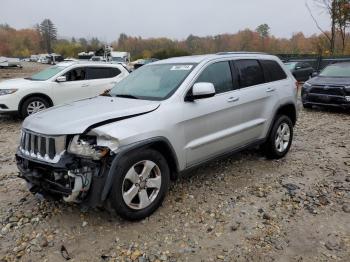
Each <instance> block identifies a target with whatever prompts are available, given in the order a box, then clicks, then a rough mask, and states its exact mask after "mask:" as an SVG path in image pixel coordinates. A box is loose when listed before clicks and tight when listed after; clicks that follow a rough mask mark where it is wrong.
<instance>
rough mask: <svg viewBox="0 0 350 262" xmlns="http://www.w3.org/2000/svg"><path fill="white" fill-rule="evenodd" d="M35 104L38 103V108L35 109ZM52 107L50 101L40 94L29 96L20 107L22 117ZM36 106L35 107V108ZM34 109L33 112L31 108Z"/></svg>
mask: <svg viewBox="0 0 350 262" xmlns="http://www.w3.org/2000/svg"><path fill="white" fill-rule="evenodd" d="M35 105H37V109H35V107H34V106H35ZM49 107H50V102H49V101H48V100H47V99H45V98H42V97H40V96H32V97H29V98H27V99H26V100H25V101H24V102H23V103H22V106H21V109H20V115H21V117H22V118H26V117H27V116H29V115H31V114H35V113H37V112H39V111H41V110H45V109H46V108H49ZM33 108H34V109H33ZM31 109H32V112H30V110H31Z"/></svg>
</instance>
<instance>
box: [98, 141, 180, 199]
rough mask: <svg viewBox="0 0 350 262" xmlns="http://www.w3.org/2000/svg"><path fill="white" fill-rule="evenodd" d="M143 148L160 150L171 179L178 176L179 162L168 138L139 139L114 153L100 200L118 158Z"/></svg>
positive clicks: (103, 197) (107, 188)
mask: <svg viewBox="0 0 350 262" xmlns="http://www.w3.org/2000/svg"><path fill="white" fill-rule="evenodd" d="M145 148H152V149H154V150H156V151H158V152H160V153H161V154H162V155H163V156H164V158H165V159H166V161H167V163H168V165H169V168H170V178H171V180H175V179H176V178H177V177H178V174H179V163H178V159H177V156H176V153H175V150H174V148H173V147H172V145H171V143H170V142H169V140H168V139H167V138H165V137H155V138H150V139H146V140H144V141H140V142H137V143H134V144H132V145H130V146H127V147H125V148H123V149H122V150H120V151H119V152H118V153H117V154H116V156H115V157H114V159H113V161H112V164H111V167H110V170H109V172H108V174H107V177H106V180H105V183H104V186H103V189H102V194H101V200H102V201H104V200H106V199H107V196H108V194H109V192H110V190H111V187H112V181H113V177H114V175H115V170H116V169H117V166H118V162H119V160H120V159H121V158H122V157H123V156H125V155H126V154H128V153H130V152H131V151H135V150H140V149H145Z"/></svg>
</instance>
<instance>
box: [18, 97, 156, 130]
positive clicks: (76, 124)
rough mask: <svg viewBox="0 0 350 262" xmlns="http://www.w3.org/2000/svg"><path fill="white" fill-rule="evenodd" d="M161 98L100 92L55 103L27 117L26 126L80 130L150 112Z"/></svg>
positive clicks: (33, 128) (28, 127) (37, 128)
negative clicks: (150, 98)
mask: <svg viewBox="0 0 350 262" xmlns="http://www.w3.org/2000/svg"><path fill="white" fill-rule="evenodd" d="M159 104H160V103H159V102H157V101H147V100H137V99H127V98H116V97H107V96H98V97H93V98H89V99H84V100H80V101H77V102H73V103H69V104H65V105H61V106H56V107H52V108H49V109H47V110H45V111H42V112H39V113H36V114H34V115H31V116H29V117H27V118H26V119H25V120H24V122H23V128H25V129H29V130H31V131H34V132H37V133H40V134H46V135H69V134H81V133H83V132H84V131H85V130H86V129H88V128H89V127H91V126H95V125H96V124H99V123H102V125H103V124H104V122H105V123H107V122H108V121H109V120H111V121H113V120H115V121H118V119H125V118H128V117H133V116H135V115H139V114H144V113H148V112H151V111H153V110H155V109H157V108H158V106H159Z"/></svg>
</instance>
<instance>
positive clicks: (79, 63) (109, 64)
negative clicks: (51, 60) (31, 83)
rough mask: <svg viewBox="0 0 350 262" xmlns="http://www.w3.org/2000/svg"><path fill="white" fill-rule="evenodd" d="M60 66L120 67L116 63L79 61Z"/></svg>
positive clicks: (63, 63) (67, 62)
mask: <svg viewBox="0 0 350 262" xmlns="http://www.w3.org/2000/svg"><path fill="white" fill-rule="evenodd" d="M57 65H58V66H67V67H68V66H72V65H86V66H89V65H94V66H95V65H98V66H115V65H118V64H116V63H111V62H103V61H89V60H86V61H84V60H78V61H63V62H60V63H57Z"/></svg>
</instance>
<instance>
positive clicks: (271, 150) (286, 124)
mask: <svg viewBox="0 0 350 262" xmlns="http://www.w3.org/2000/svg"><path fill="white" fill-rule="evenodd" d="M292 140H293V123H292V121H291V120H290V118H289V117H288V116H285V115H281V116H278V117H277V119H276V121H275V122H274V124H273V127H272V129H271V132H270V134H269V137H268V138H267V140H266V142H265V143H264V145H263V146H262V149H263V151H264V153H265V154H266V156H267V157H268V158H270V159H279V158H282V157H284V156H285V155H286V154H287V153H288V151H289V149H290V146H291V145H292Z"/></svg>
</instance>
